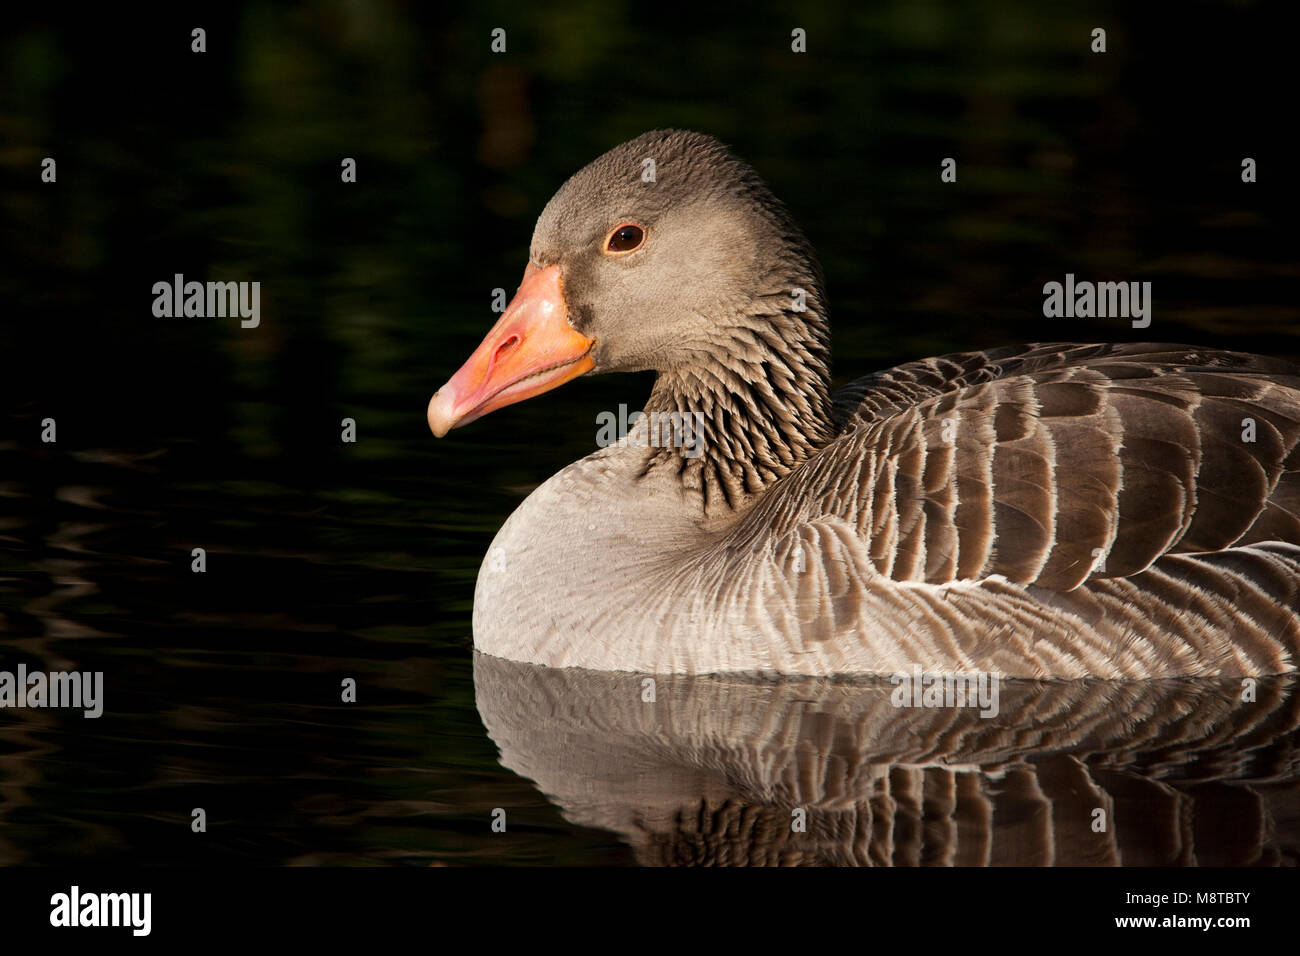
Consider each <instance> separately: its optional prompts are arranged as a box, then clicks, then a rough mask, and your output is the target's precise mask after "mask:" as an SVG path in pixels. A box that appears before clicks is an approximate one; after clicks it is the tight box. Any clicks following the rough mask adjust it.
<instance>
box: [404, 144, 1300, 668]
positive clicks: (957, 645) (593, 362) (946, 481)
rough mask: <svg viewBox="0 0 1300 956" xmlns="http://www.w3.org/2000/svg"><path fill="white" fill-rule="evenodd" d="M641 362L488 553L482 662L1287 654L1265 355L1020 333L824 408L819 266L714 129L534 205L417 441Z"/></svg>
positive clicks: (1278, 380)
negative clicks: (649, 380)
mask: <svg viewBox="0 0 1300 956" xmlns="http://www.w3.org/2000/svg"><path fill="white" fill-rule="evenodd" d="M651 173H653V174H651ZM645 370H653V371H654V372H656V373H657V378H656V380H655V384H654V386H653V387H652V389H651V391H650V395H649V398H648V399H647V400H646V403H645V406H644V411H643V414H642V416H641V417H639V418H637V420H636V421H635V424H632V423H629V424H630V427H629V429H628V431H627V433H626V434H625V435H623V436H620V438H619V440H617V441H612V442H602V443H601V444H602V447H598V448H597V450H595V451H594V452H593V453H591V454H590V455H587V456H586V457H585V458H582V459H581V460H580V461H577V462H575V463H573V464H571V465H569V466H568V467H566V468H563V469H562V470H560V471H559V472H558V473H557V474H555V475H554V476H552V477H551V478H550V479H548V480H546V481H545V482H544V483H543V484H541V485H540V486H538V487H537V488H536V489H535V490H534V491H533V492H532V493H531V494H530V495H529V496H528V497H527V498H526V499H525V500H524V501H523V502H522V503H521V504H520V505H519V507H518V508H517V509H516V510H515V511H514V513H513V514H511V515H510V516H509V518H508V519H507V520H506V522H505V524H504V525H503V526H502V527H501V529H500V531H499V532H498V534H497V535H496V538H495V539H494V541H493V543H492V545H491V546H490V547H489V549H488V552H487V555H486V556H485V558H484V561H483V564H482V567H481V569H480V571H479V575H478V579H477V583H476V586H475V593H474V611H473V633H474V644H475V647H476V648H477V649H478V650H480V651H482V652H483V653H485V654H488V655H492V656H494V657H500V658H505V659H508V660H514V661H521V662H527V663H531V664H539V665H545V666H549V667H557V668H564V667H580V668H587V669H591V670H599V671H635V672H641V673H649V674H655V673H659V674H681V675H695V674H727V673H759V674H765V675H804V676H822V677H839V676H851V675H864V674H896V673H899V672H904V673H911V672H914V671H915V670H917V669H919V670H921V671H922V672H925V673H967V672H972V673H973V672H989V673H993V674H998V675H1003V676H1007V677H1027V678H1040V679H1048V678H1055V679H1079V678H1086V677H1096V678H1106V679H1151V678H1166V677H1191V676H1214V677H1240V676H1250V675H1266V674H1280V673H1286V672H1290V671H1292V670H1294V669H1295V667H1296V652H1297V649H1298V648H1300V474H1298V472H1300V451H1297V442H1298V440H1300V369H1297V368H1296V367H1295V366H1294V365H1292V364H1290V363H1287V362H1284V361H1281V360H1277V359H1272V358H1267V357H1263V356H1258V355H1250V354H1245V353H1241V352H1234V351H1224V350H1217V349H1204V348H1192V347H1187V346H1180V345H1167V344H1135V343H1122V344H1060V343H1053V344H1030V345H1018V346H1008V347H1000V348H992V349H988V350H983V351H970V352H962V353H958V354H953V355H945V356H942V357H937V358H926V359H922V360H919V361H913V362H908V363H906V364H904V365H900V366H898V367H896V368H892V369H888V370H885V371H880V372H876V373H874V374H870V375H867V376H866V377H864V378H860V379H858V380H856V381H854V382H852V383H850V384H849V385H847V386H844V387H843V388H841V389H839V390H838V391H835V392H834V393H833V392H832V389H831V384H830V344H829V323H828V310H827V304H826V297H825V294H824V292H823V283H822V275H821V270H820V266H819V265H818V263H817V260H816V257H815V255H814V252H813V249H812V247H811V245H810V243H809V242H808V240H807V239H806V238H805V237H804V235H803V233H802V232H801V231H800V229H799V227H798V226H797V225H796V223H795V221H794V219H793V218H792V216H791V214H790V213H789V212H788V211H787V209H786V207H785V206H784V205H783V204H782V203H781V202H780V201H778V200H777V199H776V198H775V196H774V195H773V193H772V192H771V190H770V189H769V188H768V187H767V185H766V184H765V183H764V182H763V180H762V179H760V177H759V176H758V174H757V173H756V172H755V171H754V170H753V169H752V168H751V167H750V166H749V165H747V164H746V163H744V162H743V161H742V160H740V159H738V158H737V157H736V156H734V155H733V154H732V153H731V152H730V151H729V150H728V148H727V147H725V146H724V145H723V144H722V143H720V142H719V141H718V140H716V139H714V138H712V137H710V136H707V135H704V134H701V133H696V132H689V131H681V130H657V131H652V132H649V133H645V134H643V135H641V136H639V137H637V138H636V139H633V140H631V141H629V142H626V143H624V144H622V145H621V146H618V147H616V148H615V149H613V150H611V151H609V152H607V153H605V154H604V155H602V156H600V157H599V158H597V159H595V160H594V161H593V162H591V163H590V164H589V165H587V166H586V167H585V168H583V169H581V170H580V171H579V172H577V173H576V174H575V175H573V176H572V177H571V178H570V179H569V180H568V181H567V182H565V183H564V184H563V186H562V187H561V188H560V189H559V191H558V192H557V193H556V194H555V195H554V196H553V197H552V199H551V200H550V202H549V203H547V205H546V206H545V208H544V209H543V210H542V213H541V215H540V217H539V218H538V220H537V224H536V227H535V229H534V232H533V236H532V242H531V246H530V249H529V260H528V264H527V267H526V268H525V270H524V275H523V280H522V282H521V284H520V286H519V288H518V291H517V292H516V294H515V296H514V298H513V299H512V301H511V302H510V303H509V305H508V306H507V308H506V310H505V312H504V313H502V315H501V316H500V318H499V320H498V321H497V322H496V324H495V325H494V326H493V327H492V328H491V330H490V331H489V332H488V333H487V336H486V338H484V340H483V341H482V343H481V344H480V345H479V346H478V348H477V349H476V350H475V351H474V352H473V353H472V354H471V355H470V357H469V358H468V360H466V362H465V363H464V365H463V366H462V367H461V368H460V369H459V371H457V372H456V373H455V374H454V375H452V377H451V378H450V380H448V382H447V383H446V384H445V385H444V386H443V387H442V388H440V389H438V391H437V392H436V393H435V394H434V395H433V397H432V399H431V400H430V402H429V405H428V412H427V416H428V423H429V427H430V428H431V430H432V431H433V433H434V435H435V436H437V437H439V438H442V437H443V436H445V435H446V434H447V433H448V431H449V430H450V429H452V428H454V427H457V426H460V425H465V424H467V423H469V422H471V421H474V420H475V419H477V418H480V417H481V416H483V415H486V414H488V413H489V412H492V411H495V410H498V409H500V408H503V407H505V406H507V405H510V404H512V403H515V402H520V401H523V400H525V399H527V398H531V397H533V396H536V395H539V394H541V393H543V392H546V391H548V390H550V389H553V388H555V387H557V386H559V385H561V384H563V383H565V382H568V381H570V380H572V379H574V378H577V377H578V376H580V375H586V374H594V373H605V372H623V371H628V372H631V371H645Z"/></svg>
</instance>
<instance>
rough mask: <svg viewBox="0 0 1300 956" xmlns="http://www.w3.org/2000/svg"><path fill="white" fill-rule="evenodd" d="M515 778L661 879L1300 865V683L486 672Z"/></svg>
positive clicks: (483, 661) (482, 666)
mask: <svg viewBox="0 0 1300 956" xmlns="http://www.w3.org/2000/svg"><path fill="white" fill-rule="evenodd" d="M474 681H475V688H476V692H477V700H478V707H479V713H480V715H481V716H482V719H483V722H484V724H485V725H486V727H487V729H488V732H489V734H490V735H491V737H492V739H493V740H494V741H495V743H496V744H497V746H498V747H499V748H500V751H501V763H502V764H503V765H504V766H505V767H507V768H509V769H510V770H512V771H514V772H515V773H518V774H520V775H521V776H524V777H526V778H529V779H531V780H532V781H533V782H534V783H535V784H536V786H537V787H538V788H539V789H540V790H541V791H542V792H543V793H545V794H546V795H547V796H548V798H549V799H550V800H552V801H553V802H554V803H556V804H557V805H558V806H559V807H560V808H561V810H562V811H563V813H564V816H565V817H566V818H567V819H568V820H569V821H570V822H572V823H575V824H578V825H580V826H584V827H593V828H601V829H605V830H610V831H613V832H614V833H616V834H618V835H619V837H620V839H622V840H623V841H625V842H626V843H627V844H628V845H629V846H631V847H632V849H633V850H634V852H635V854H636V856H637V858H638V860H639V861H640V862H642V863H644V864H649V865H745V866H760V865H878V866H889V865H894V866H917V865H922V866H926V865H940V866H943V865H957V866H992V865H1041V866H1052V865H1055V866H1077V865H1085V866H1111V865H1124V866H1134V865H1137V866H1153V865H1154V866H1161V865H1188V866H1196V865H1202V866H1205V865H1214V866H1238V865H1293V864H1295V863H1296V862H1297V860H1298V859H1300V760H1298V759H1297V746H1296V745H1297V742H1298V741H1300V737H1298V736H1297V723H1298V721H1300V704H1298V703H1297V693H1296V679H1295V677H1294V675H1292V676H1288V677H1276V678H1268V679H1259V680H1242V679H1233V680H1218V679H1178V680H1160V681H1101V680H1091V681H1068V682H1038V681H1025V680H1016V681H1012V680H1003V681H1001V682H1000V688H999V701H998V707H997V709H996V714H995V715H991V716H987V717H985V716H981V710H980V708H979V707H977V706H965V707H961V706H951V707H949V706H937V707H931V706H905V707H899V706H895V704H896V702H898V700H899V699H900V695H899V693H898V692H899V690H900V688H899V686H898V684H897V682H894V683H891V682H890V680H889V679H873V680H868V681H856V682H844V681H832V680H827V679H817V678H797V679H786V678H783V679H781V680H779V681H763V680H758V679H746V678H742V677H716V676H715V677H707V676H706V677H683V676H663V675H660V676H655V677H653V678H650V677H644V676H640V675H636V674H629V673H607V672H597V671H586V670H579V669H553V668H546V667H539V666H536V665H531V664H523V663H517V662H512V661H505V660H501V659H499V658H494V657H489V656H487V655H484V654H481V653H478V654H476V655H475V672H474Z"/></svg>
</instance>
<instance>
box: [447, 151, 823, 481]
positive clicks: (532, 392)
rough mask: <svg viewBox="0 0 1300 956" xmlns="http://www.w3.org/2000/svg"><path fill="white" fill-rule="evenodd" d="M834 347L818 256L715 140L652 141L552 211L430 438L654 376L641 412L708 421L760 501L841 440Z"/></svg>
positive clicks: (577, 178) (610, 162) (614, 161)
mask: <svg viewBox="0 0 1300 956" xmlns="http://www.w3.org/2000/svg"><path fill="white" fill-rule="evenodd" d="M828 338H829V333H828V329H827V324H826V320H825V314H824V308H823V294H822V282H821V274H820V269H819V267H818V265H817V262H816V259H815V257H814V255H813V252H812V248H811V246H810V245H809V244H808V242H807V240H806V239H805V238H804V236H803V234H802V233H801V232H800V230H799V229H798V227H797V226H796V225H795V223H794V221H793V219H792V218H791V216H790V215H789V213H788V212H787V211H786V209H785V207H784V206H783V205H782V204H781V203H780V202H779V201H778V200H777V199H776V198H775V197H774V196H773V195H772V193H771V191H770V190H769V189H768V188H767V186H766V185H765V184H764V183H763V181H762V180H761V179H760V178H759V176H758V174H757V173H755V172H754V170H753V169H751V168H750V167H749V166H748V165H746V164H745V163H743V162H742V161H740V160H739V159H737V158H736V157H734V156H733V155H731V153H730V152H728V150H727V148H726V147H725V146H723V145H722V144H721V143H720V142H718V141H717V140H716V139H713V138H712V137H710V136H705V135H702V134H699V133H692V132H684V131H678V130H660V131H655V132H651V133H646V134H644V135H642V136H639V137H637V138H636V139H634V140H631V141H630V142H627V143H624V144H623V145H621V146H619V147H617V148H615V149H613V150H611V151H610V152H608V153H606V154H605V155H603V156H601V157H599V158H598V159H596V160H595V161H593V162H592V163H590V164H589V165H588V166H586V167H585V168H584V169H582V170H580V171H579V172H578V173H576V174H575V175H574V176H573V177H572V178H570V179H569V180H568V181H567V182H566V183H565V184H564V185H563V186H562V187H561V188H560V190H559V191H558V192H557V193H556V194H555V196H554V197H553V198H552V199H551V201H550V202H549V203H548V204H547V205H546V207H545V209H544V210H543V211H542V214H541V216H540V217H539V219H538V221H537V225H536V228H535V229H534V232H533V237H532V242H531V246H530V249H529V262H528V265H527V268H526V269H525V270H524V277H523V281H522V283H521V284H520V286H519V289H518V292H517V293H516V294H515V297H514V299H513V300H512V301H511V302H510V304H509V305H508V306H507V308H506V310H505V312H504V313H503V314H502V316H501V318H500V320H499V321H498V322H497V323H496V325H495V326H493V328H492V329H491V331H489V332H488V334H487V336H486V338H484V340H483V342H482V344H480V345H479V347H478V348H477V349H476V350H475V351H474V353H473V354H472V355H471V356H470V358H469V359H468V360H467V361H466V362H465V364H464V365H463V366H462V367H461V369H460V370H459V371H458V372H456V374H455V375H453V376H452V378H451V379H450V380H449V381H448V382H447V384H446V385H444V386H443V387H442V388H441V389H439V390H438V391H437V393H436V394H435V395H434V396H433V398H432V400H431V401H430V402H429V408H428V421H429V427H430V428H431V429H432V430H433V432H434V434H435V435H437V436H439V437H442V436H443V435H445V434H446V433H447V432H448V431H449V430H450V429H452V428H455V427H457V426H459V425H464V424H466V423H468V422H471V421H473V420H475V419H477V418H480V417H482V416H483V415H485V414H487V413H488V412H491V411H494V410H496V409H499V408H502V407H503V406H506V405H510V404H513V403H515V402H519V401H522V400H524V399H526V398H531V397H533V396H536V395H540V394H541V393H543V392H546V391H549V390H550V389H552V388H555V387H557V386H559V385H561V384H563V383H564V382H567V381H570V380H572V379H574V378H577V377H578V376H580V375H585V374H590V373H599V372H620V371H644V370H654V371H656V372H658V373H659V379H658V380H657V383H656V386H655V390H654V392H653V393H652V395H651V399H650V401H649V402H648V403H647V406H646V408H647V410H650V409H652V408H660V409H662V410H665V411H678V412H682V413H696V414H697V415H699V416H701V418H702V420H704V421H705V422H706V428H707V427H708V424H710V423H711V424H712V425H713V426H714V428H713V431H714V444H715V446H716V447H715V449H714V452H715V453H714V456H713V458H714V461H713V467H714V470H715V471H716V470H717V468H718V467H719V465H720V463H725V461H726V460H727V459H735V458H738V457H740V456H741V455H742V450H743V456H744V457H745V458H748V459H750V462H749V463H748V464H744V463H740V462H737V461H731V462H730V463H731V464H732V465H734V466H735V467H734V468H732V469H731V470H732V471H734V472H735V473H734V474H732V475H731V476H730V479H731V481H732V483H733V484H736V482H739V484H738V485H736V488H737V489H738V490H743V489H747V490H750V491H753V490H757V489H756V486H757V485H761V484H762V482H763V480H765V479H766V478H770V477H772V476H773V475H776V474H778V473H781V472H783V471H785V470H788V468H789V467H792V466H793V464H794V463H796V462H797V460H799V459H800V458H802V457H803V456H804V455H805V454H806V452H807V450H808V449H809V448H811V447H814V446H816V445H817V444H819V443H821V442H823V441H825V440H827V439H828V438H829V436H830V424H829V423H830V412H829V407H830V403H829V347H828ZM704 464H707V463H704ZM723 470H726V468H724V469H723ZM746 471H748V472H749V473H750V474H749V476H748V478H746V476H745V474H744V473H745V472H746Z"/></svg>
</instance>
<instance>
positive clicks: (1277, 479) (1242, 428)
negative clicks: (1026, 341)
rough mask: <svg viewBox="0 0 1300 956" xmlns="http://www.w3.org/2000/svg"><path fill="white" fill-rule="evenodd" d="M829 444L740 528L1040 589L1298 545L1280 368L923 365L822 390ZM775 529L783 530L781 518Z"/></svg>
mask: <svg viewBox="0 0 1300 956" xmlns="http://www.w3.org/2000/svg"><path fill="white" fill-rule="evenodd" d="M836 415H837V424H838V425H839V427H840V434H839V437H838V438H837V439H836V440H835V441H833V442H832V443H831V444H830V445H828V446H827V447H825V448H823V449H822V450H821V451H820V452H819V453H818V454H817V455H816V456H814V458H813V459H811V460H810V461H809V462H807V463H806V464H805V466H804V467H803V468H801V469H800V470H799V471H798V472H796V473H795V474H793V475H791V476H790V478H791V479H792V480H790V481H788V482H784V483H783V484H782V486H779V487H778V488H777V489H773V491H774V492H777V494H775V495H772V496H770V498H771V500H769V501H765V502H764V503H763V507H762V508H760V509H758V511H759V512H760V513H756V514H753V515H752V517H753V518H754V519H756V520H766V521H768V522H769V523H770V525H785V526H787V527H788V526H790V523H791V522H793V521H797V520H805V519H815V518H818V517H824V516H834V517H838V518H842V519H844V520H847V521H849V522H850V523H853V524H855V525H856V526H857V528H858V531H859V533H860V534H861V535H862V537H863V538H864V540H866V541H867V542H868V547H869V551H870V554H871V557H872V560H873V562H874V563H875V565H876V567H877V569H878V570H879V571H880V572H881V573H883V574H885V575H888V576H890V577H892V578H894V579H897V580H924V581H929V582H935V583H938V582H944V581H951V580H955V579H979V578H984V577H988V576H990V575H1002V576H1005V577H1006V578H1007V579H1008V580H1010V581H1013V582H1016V583H1019V584H1025V585H1031V584H1032V585H1038V586H1042V587H1048V588H1053V589H1058V590H1069V589H1072V588H1076V587H1078V586H1079V585H1080V584H1082V583H1083V582H1085V581H1087V580H1089V579H1090V578H1107V577H1125V576H1129V575H1133V574H1137V573H1139V572H1141V571H1143V570H1145V569H1146V568H1148V567H1150V565H1151V564H1152V563H1153V562H1155V561H1156V560H1157V559H1158V558H1160V557H1161V556H1162V555H1165V554H1170V553H1178V552H1184V553H1186V552H1207V551H1219V550H1222V549H1225V548H1228V547H1231V546H1233V545H1244V544H1250V543H1254V542H1260V541H1268V540H1278V541H1287V542H1293V543H1300V449H1298V447H1297V443H1298V441H1300V370H1298V369H1297V368H1296V367H1295V366H1293V365H1291V364H1290V363H1287V362H1283V361H1278V360H1273V359H1268V358H1263V357H1260V356H1255V355H1248V354H1244V353H1238V352H1225V351H1217V350H1207V349H1195V348H1189V347H1186V346H1176V345H1141V344H1121V345H1028V346H1021V347H1012V348H1007V349H998V350H990V351H982V352H966V353H960V354H955V355H948V356H943V357H941V358H933V359H926V360H923V361H919V362H912V363H909V364H906V365H901V366H898V367H897V368H894V369H890V370H889V371H886V372H882V373H877V374H875V375H871V376H867V377H866V378H863V379H860V380H858V381H855V382H853V383H852V384H850V385H848V386H847V387H845V388H844V389H842V390H841V391H840V392H839V393H837V395H836ZM782 518H784V519H785V520H782Z"/></svg>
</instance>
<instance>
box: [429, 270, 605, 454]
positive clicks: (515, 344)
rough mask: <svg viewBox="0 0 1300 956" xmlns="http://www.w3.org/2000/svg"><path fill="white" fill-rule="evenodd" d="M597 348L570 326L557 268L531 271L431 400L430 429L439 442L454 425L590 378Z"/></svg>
mask: <svg viewBox="0 0 1300 956" xmlns="http://www.w3.org/2000/svg"><path fill="white" fill-rule="evenodd" d="M595 344H596V343H595V341H594V340H592V339H589V338H587V337H586V336H585V335H583V334H582V333H580V332H578V331H577V330H575V329H574V328H573V327H572V326H571V325H569V307H568V306H567V305H566V304H565V302H564V290H563V288H562V287H561V284H560V267H559V266H558V265H554V266H547V267H546V268H545V269H539V268H537V267H536V266H533V265H530V266H529V267H528V268H527V269H525V270H524V281H523V282H522V283H521V284H520V286H519V291H518V292H516V293H515V297H514V298H513V299H512V300H511V301H510V304H509V305H508V306H506V310H505V312H504V313H503V314H502V315H501V319H500V321H498V322H497V324H496V325H494V326H492V331H490V332H488V334H487V338H485V339H484V340H483V343H482V344H481V345H480V346H479V347H478V348H477V349H475V350H474V354H473V355H471V356H470V357H469V359H468V360H467V361H466V362H465V364H464V365H462V366H461V367H460V371H459V372H457V373H456V374H455V375H453V376H452V377H451V380H450V381H448V382H447V384H446V385H444V386H443V387H442V388H440V389H438V391H437V392H435V393H434V396H433V398H431V399H430V400H429V427H430V428H431V429H433V433H434V434H435V435H437V436H438V437H439V438H441V437H442V436H443V435H445V434H447V432H449V431H451V430H452V429H453V428H455V427H457V426H458V425H467V424H469V423H470V422H472V421H474V419H476V418H482V417H483V416H484V415H486V414H487V413H488V412H491V411H495V410H496V409H498V408H503V407H504V406H506V405H513V404H514V403H515V402H522V401H523V400H524V399H526V398H532V397H533V396H534V395H540V394H542V392H548V391H550V390H551V389H553V388H555V387H556V386H557V385H563V384H564V383H565V382H567V381H569V379H572V378H577V377H578V376H579V375H582V374H583V373H585V372H590V371H591V369H592V366H593V365H594V364H595V363H594V362H592V360H591V354H590V353H591V348H592V346H593V345H595Z"/></svg>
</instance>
